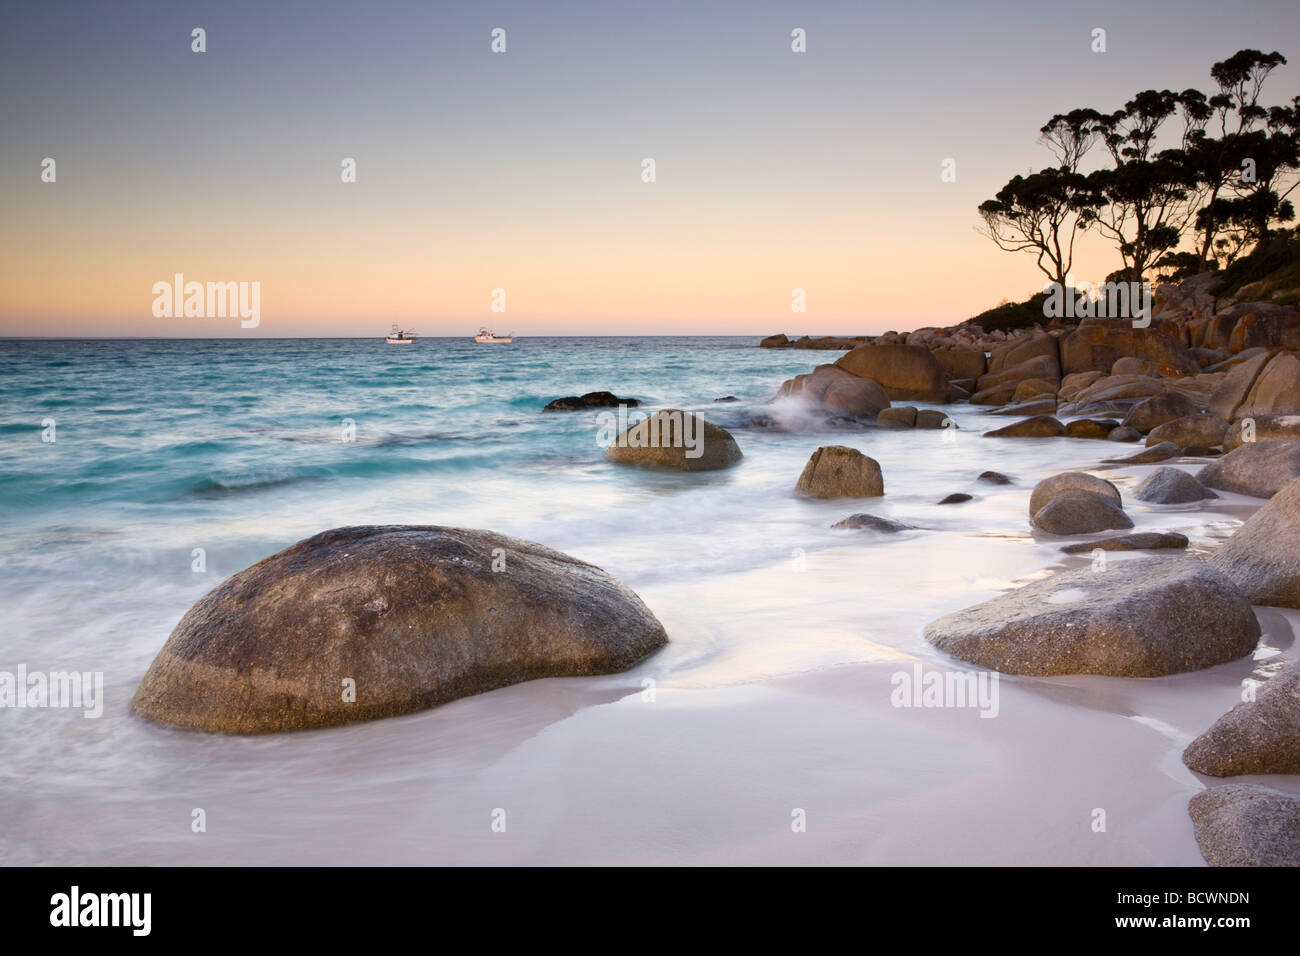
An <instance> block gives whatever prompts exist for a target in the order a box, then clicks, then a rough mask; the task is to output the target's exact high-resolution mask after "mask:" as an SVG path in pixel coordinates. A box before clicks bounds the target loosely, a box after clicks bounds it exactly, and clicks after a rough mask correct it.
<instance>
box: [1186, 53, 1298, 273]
mask: <svg viewBox="0 0 1300 956" xmlns="http://www.w3.org/2000/svg"><path fill="white" fill-rule="evenodd" d="M1284 63H1286V57H1284V56H1282V54H1280V53H1278V52H1277V51H1274V52H1272V53H1261V52H1260V51H1259V50H1239V51H1237V52H1236V53H1234V54H1233V55H1232V56H1230V57H1229V58H1228V59H1226V60H1223V61H1221V62H1219V63H1215V64H1214V66H1212V67H1211V68H1210V76H1211V77H1212V78H1213V80H1214V81H1215V83H1216V84H1217V85H1218V88H1219V91H1218V93H1216V94H1215V95H1214V96H1212V97H1210V98H1209V99H1208V100H1206V99H1205V98H1204V96H1203V95H1201V94H1199V93H1196V91H1194V90H1191V91H1187V93H1185V94H1184V96H1185V97H1186V96H1188V94H1195V95H1196V96H1198V97H1200V99H1201V101H1202V105H1201V106H1200V113H1199V115H1201V116H1203V117H1204V120H1205V121H1208V120H1210V119H1215V120H1217V123H1216V125H1217V127H1218V131H1219V137H1218V138H1214V137H1211V136H1209V135H1208V134H1207V133H1206V130H1205V128H1204V126H1205V123H1204V122H1203V123H1202V125H1201V127H1200V128H1199V129H1198V130H1197V132H1196V134H1195V135H1194V136H1193V138H1192V142H1191V144H1190V146H1189V149H1188V159H1189V162H1190V164H1191V165H1192V167H1193V168H1194V169H1195V170H1196V173H1197V179H1198V187H1199V189H1200V196H1199V199H1200V208H1199V210H1198V211H1197V214H1196V221H1195V227H1196V231H1197V233H1198V234H1199V236H1200V242H1199V254H1200V257H1201V262H1202V265H1201V268H1202V269H1208V268H1212V267H1213V266H1215V265H1217V264H1220V263H1221V264H1223V265H1226V264H1227V263H1228V262H1231V261H1232V260H1233V259H1234V258H1236V255H1237V254H1238V253H1240V252H1241V250H1242V249H1244V248H1245V247H1246V246H1247V245H1248V244H1250V243H1251V242H1253V241H1258V239H1259V238H1261V237H1262V236H1263V235H1264V234H1265V233H1266V232H1267V230H1268V222H1269V221H1270V219H1271V218H1273V217H1274V216H1276V215H1277V214H1279V213H1281V212H1284V211H1285V210H1284V208H1283V206H1282V204H1281V201H1282V199H1284V198H1285V197H1280V198H1279V199H1278V202H1277V203H1274V202H1273V200H1272V199H1270V198H1269V195H1268V193H1269V192H1270V191H1271V190H1272V189H1273V186H1274V181H1275V180H1276V179H1277V177H1278V175H1279V174H1281V173H1283V171H1284V170H1285V168H1286V167H1287V153H1288V149H1287V145H1288V144H1287V143H1286V142H1285V140H1286V136H1285V134H1283V135H1282V136H1280V137H1276V136H1274V135H1272V134H1264V133H1262V132H1261V131H1259V130H1256V129H1255V126H1256V124H1259V123H1261V122H1264V121H1266V120H1267V121H1268V122H1269V125H1270V127H1271V126H1272V125H1273V122H1272V119H1271V118H1270V117H1271V114H1270V111H1268V110H1265V109H1264V107H1262V106H1260V105H1259V98H1260V94H1261V92H1262V91H1263V87H1264V81H1265V80H1266V79H1268V75H1269V74H1270V73H1271V72H1273V70H1274V69H1276V68H1277V67H1278V66H1281V65H1282V64H1284ZM1274 112H1275V113H1277V114H1278V115H1277V119H1278V125H1279V126H1280V127H1285V126H1286V125H1287V119H1288V118H1289V117H1288V115H1287V112H1286V109H1285V108H1282V109H1281V111H1280V112H1278V108H1277V107H1275V108H1274ZM1234 118H1235V122H1233V120H1234ZM1261 164H1262V165H1263V166H1264V172H1265V175H1264V176H1263V177H1260V176H1259V172H1260V169H1259V167H1260V166H1261ZM1247 165H1249V166H1250V167H1251V169H1250V173H1249V176H1247V173H1246V166H1247ZM1292 168H1294V167H1292ZM1261 180H1262V181H1261ZM1260 217H1263V221H1262V222H1261V220H1260ZM1225 231H1227V233H1228V234H1225V235H1222V236H1221V235H1220V233H1222V232H1225Z"/></svg>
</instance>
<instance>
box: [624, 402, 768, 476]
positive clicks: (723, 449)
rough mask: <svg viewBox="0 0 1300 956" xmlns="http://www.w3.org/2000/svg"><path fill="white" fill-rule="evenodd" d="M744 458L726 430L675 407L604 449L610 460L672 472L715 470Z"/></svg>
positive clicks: (662, 412)
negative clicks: (665, 469)
mask: <svg viewBox="0 0 1300 956" xmlns="http://www.w3.org/2000/svg"><path fill="white" fill-rule="evenodd" d="M744 457H745V456H744V455H743V454H742V453H741V451H740V446H739V445H737V444H736V439H734V438H732V437H731V433H730V432H729V431H727V430H726V429H725V428H719V427H718V426H717V425H713V424H711V423H709V422H706V421H705V420H704V419H703V418H700V416H698V415H692V414H691V413H690V412H683V411H679V410H678V409H675V408H665V409H662V410H660V411H657V412H655V413H654V414H653V415H651V416H650V417H649V418H647V419H646V420H645V421H643V422H639V423H638V424H636V425H633V426H632V427H631V428H629V429H628V430H627V431H625V432H623V433H622V434H621V435H619V436H618V437H617V438H615V439H614V442H613V444H611V445H610V446H609V447H608V448H606V449H605V458H606V459H607V460H609V461H613V462H618V463H619V464H625V465H649V466H652V467H656V468H671V469H673V470H675V471H716V470H718V469H719V468H727V467H730V466H731V465H734V464H735V463H736V462H738V461H740V460H741V459H742V458H744Z"/></svg>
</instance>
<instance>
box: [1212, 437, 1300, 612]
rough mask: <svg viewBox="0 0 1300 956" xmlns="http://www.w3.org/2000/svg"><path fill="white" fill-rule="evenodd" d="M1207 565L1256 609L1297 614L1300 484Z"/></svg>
mask: <svg viewBox="0 0 1300 956" xmlns="http://www.w3.org/2000/svg"><path fill="white" fill-rule="evenodd" d="M1243 447H1245V446H1243ZM1234 454H1235V453H1234ZM1210 564H1211V565H1212V566H1213V567H1215V568H1217V569H1218V570H1219V571H1221V572H1223V573H1224V574H1226V575H1227V576H1228V577H1230V578H1232V580H1233V581H1235V582H1236V584H1237V586H1238V587H1239V588H1241V589H1242V591H1244V592H1245V593H1246V595H1247V596H1248V597H1249V598H1250V599H1251V601H1252V602H1254V603H1255V604H1270V605H1273V606H1276V607H1296V608H1300V478H1296V479H1295V480H1294V481H1292V482H1290V483H1289V484H1287V485H1286V486H1285V487H1284V488H1282V489H1281V490H1280V491H1278V492H1277V493H1276V494H1275V495H1273V497H1272V498H1271V499H1269V501H1268V503H1267V504H1265V505H1264V506H1263V507H1262V508H1260V509H1259V510H1258V511H1256V512H1255V513H1254V514H1253V515H1251V516H1250V517H1249V518H1248V519H1246V523H1245V524H1243V525H1242V526H1241V527H1240V528H1238V529H1237V531H1236V533H1235V534H1233V536H1232V537H1231V538H1229V539H1228V540H1227V541H1226V542H1225V543H1224V544H1223V545H1222V546H1221V547H1220V548H1219V549H1218V550H1217V551H1215V552H1214V554H1213V555H1212V556H1211V557H1210Z"/></svg>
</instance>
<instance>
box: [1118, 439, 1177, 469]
mask: <svg viewBox="0 0 1300 956" xmlns="http://www.w3.org/2000/svg"><path fill="white" fill-rule="evenodd" d="M1182 453H1183V450H1182V449H1181V448H1179V447H1178V446H1177V445H1175V444H1174V443H1173V442H1171V441H1162V442H1161V443H1160V444H1158V445H1152V446H1151V447H1150V448H1147V449H1144V450H1143V451H1140V452H1138V453H1137V454H1136V455H1129V456H1128V457H1127V458H1103V459H1102V461H1104V462H1105V463H1106V464H1108V465H1149V464H1151V463H1152V462H1155V461H1168V460H1169V459H1170V458H1177V457H1179V456H1180V455H1182Z"/></svg>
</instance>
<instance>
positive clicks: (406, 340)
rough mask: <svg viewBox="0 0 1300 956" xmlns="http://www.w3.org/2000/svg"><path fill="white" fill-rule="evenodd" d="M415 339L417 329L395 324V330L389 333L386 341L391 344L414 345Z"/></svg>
mask: <svg viewBox="0 0 1300 956" xmlns="http://www.w3.org/2000/svg"><path fill="white" fill-rule="evenodd" d="M415 339H416V335H415V329H399V328H398V327H397V326H395V325H394V326H393V331H391V332H389V333H388V338H386V339H384V341H385V342H387V343H388V344H389V345H412V344H414V342H415Z"/></svg>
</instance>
